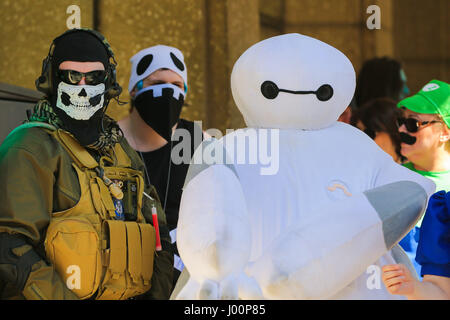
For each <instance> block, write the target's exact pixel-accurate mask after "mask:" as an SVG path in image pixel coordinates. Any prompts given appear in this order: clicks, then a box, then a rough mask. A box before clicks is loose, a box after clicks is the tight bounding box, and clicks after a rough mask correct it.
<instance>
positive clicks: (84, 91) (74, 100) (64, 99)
mask: <svg viewBox="0 0 450 320" xmlns="http://www.w3.org/2000/svg"><path fill="white" fill-rule="evenodd" d="M104 94H105V84H104V83H100V84H98V85H95V86H92V85H71V84H67V83H65V82H60V83H59V85H58V91H57V100H56V106H57V107H58V108H60V109H61V110H63V111H64V112H65V113H66V114H67V115H68V116H69V117H71V118H72V119H75V120H89V119H90V118H91V117H92V116H93V115H94V113H95V112H97V111H98V110H100V109H101V108H102V107H103V103H104Z"/></svg>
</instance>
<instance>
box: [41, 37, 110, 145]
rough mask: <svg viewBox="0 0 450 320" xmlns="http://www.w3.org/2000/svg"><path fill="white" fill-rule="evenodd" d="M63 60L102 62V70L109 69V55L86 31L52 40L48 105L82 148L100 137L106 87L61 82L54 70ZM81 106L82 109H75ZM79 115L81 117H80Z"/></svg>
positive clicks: (105, 101)
mask: <svg viewBox="0 0 450 320" xmlns="http://www.w3.org/2000/svg"><path fill="white" fill-rule="evenodd" d="M64 61H76V62H101V63H102V64H103V66H104V67H105V70H108V66H109V55H108V52H107V50H106V48H105V46H104V45H103V44H102V43H101V42H100V40H99V39H97V38H96V37H95V36H94V35H92V34H90V33H88V32H86V31H78V32H73V33H69V34H67V35H64V36H62V37H61V38H59V39H56V40H55V49H54V51H53V55H52V70H53V71H52V72H53V74H52V79H53V80H52V82H53V83H52V85H53V91H52V95H51V97H50V103H51V106H52V108H53V110H54V111H55V113H56V115H57V116H58V118H59V119H60V120H61V121H62V123H63V125H64V129H66V130H67V131H69V132H70V133H72V134H73V135H74V136H75V138H76V139H77V140H78V142H80V144H81V145H83V146H88V145H91V144H93V143H94V142H96V141H97V139H98V138H99V136H100V130H101V121H102V119H103V115H104V111H105V110H104V109H105V108H104V107H106V105H107V103H108V101H107V100H106V99H105V97H104V94H105V89H106V88H105V84H104V83H102V84H99V85H97V86H92V85H70V84H66V83H64V82H62V81H61V80H60V79H59V78H58V76H57V71H58V69H59V65H60V64H61V63H62V62H64ZM108 76H110V75H108ZM71 98H72V99H71ZM72 100H77V101H76V102H74V101H72ZM81 103H82V104H83V105H84V109H82V108H83V107H80V108H79V107H78V105H80V104H81ZM94 106H95V108H94ZM62 107H63V108H62ZM84 110H87V111H84ZM94 111H95V112H94ZM78 112H82V113H83V114H82V115H80V114H79V113H78ZM93 112H94V113H93ZM92 113H93V114H92Z"/></svg>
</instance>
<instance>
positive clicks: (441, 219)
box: [416, 191, 450, 277]
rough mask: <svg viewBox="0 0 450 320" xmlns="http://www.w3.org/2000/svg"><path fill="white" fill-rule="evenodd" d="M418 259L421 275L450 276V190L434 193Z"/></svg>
mask: <svg viewBox="0 0 450 320" xmlns="http://www.w3.org/2000/svg"><path fill="white" fill-rule="evenodd" d="M416 261H417V262H418V263H419V264H421V265H422V269H421V275H422V276H423V275H425V274H430V275H436V276H443V277H450V191H449V192H446V191H439V192H436V193H435V194H433V195H432V196H431V198H430V201H429V203H428V208H427V211H426V212H425V215H424V218H423V222H422V226H421V228H420V235H419V244H418V247H417V253H416Z"/></svg>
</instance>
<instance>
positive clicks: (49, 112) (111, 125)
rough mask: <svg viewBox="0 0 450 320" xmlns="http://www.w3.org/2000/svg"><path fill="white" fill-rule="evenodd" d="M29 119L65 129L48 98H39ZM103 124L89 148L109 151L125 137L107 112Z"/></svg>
mask: <svg viewBox="0 0 450 320" xmlns="http://www.w3.org/2000/svg"><path fill="white" fill-rule="evenodd" d="M29 121H39V122H45V123H48V124H51V125H52V126H54V127H56V128H57V129H64V124H63V123H62V121H61V120H60V119H59V118H58V116H57V115H56V113H55V112H54V111H53V109H52V107H51V106H50V103H49V102H48V100H45V99H43V100H39V101H38V102H37V104H36V105H35V106H34V108H33V113H32V115H31V116H30V119H29ZM103 125H104V131H102V132H101V133H100V137H99V138H98V140H97V141H96V142H94V143H93V144H91V145H88V146H86V147H87V148H89V149H94V150H100V151H108V150H109V149H110V148H111V147H113V146H114V145H115V144H116V143H118V142H119V141H120V139H121V138H122V137H123V134H122V131H121V130H120V128H119V126H118V125H117V123H116V122H115V121H114V120H113V119H112V118H110V117H109V116H107V115H106V114H105V115H104V118H103Z"/></svg>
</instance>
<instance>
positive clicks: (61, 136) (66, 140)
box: [53, 129, 131, 169]
mask: <svg viewBox="0 0 450 320" xmlns="http://www.w3.org/2000/svg"><path fill="white" fill-rule="evenodd" d="M53 136H54V137H55V138H56V139H57V140H58V141H60V142H61V144H62V145H63V146H64V148H65V149H66V150H67V152H68V153H69V154H70V156H71V157H72V159H74V160H75V162H76V163H77V165H78V166H79V167H80V168H88V169H94V168H96V167H98V166H99V163H98V162H97V161H96V160H95V159H94V157H92V156H91V154H90V153H89V152H88V151H87V150H86V148H84V147H82V146H81V145H80V144H79V143H78V141H77V140H75V139H74V138H73V137H72V136H71V135H70V134H69V133H67V132H66V131H64V130H61V129H58V130H55V131H54V132H53ZM114 153H115V156H116V158H117V166H119V167H131V159H130V157H128V155H127V154H126V153H125V151H124V150H123V148H122V146H121V145H120V143H116V145H115V146H114Z"/></svg>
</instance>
